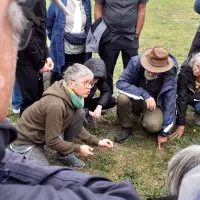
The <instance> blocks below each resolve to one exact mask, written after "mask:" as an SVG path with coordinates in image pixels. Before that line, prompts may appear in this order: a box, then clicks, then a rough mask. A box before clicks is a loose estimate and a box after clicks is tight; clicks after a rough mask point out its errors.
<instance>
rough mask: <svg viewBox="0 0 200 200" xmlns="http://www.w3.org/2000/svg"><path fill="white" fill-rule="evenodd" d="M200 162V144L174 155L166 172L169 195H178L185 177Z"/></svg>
mask: <svg viewBox="0 0 200 200" xmlns="http://www.w3.org/2000/svg"><path fill="white" fill-rule="evenodd" d="M199 164H200V145H192V146H189V147H187V148H185V149H182V150H181V151H179V152H178V153H177V154H176V155H175V156H173V157H172V159H171V160H170V162H169V164H168V169H167V173H166V187H167V190H168V193H169V195H178V193H179V188H180V185H181V182H182V179H183V177H184V176H185V174H186V173H187V172H189V171H190V170H191V169H193V168H194V167H196V166H197V165H199Z"/></svg>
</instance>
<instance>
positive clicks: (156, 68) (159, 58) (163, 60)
mask: <svg viewBox="0 0 200 200" xmlns="http://www.w3.org/2000/svg"><path fill="white" fill-rule="evenodd" d="M141 64H142V66H143V67H144V68H145V69H146V70H148V71H150V72H154V73H161V72H166V71H168V70H170V69H171V68H172V67H173V65H174V61H173V60H172V58H170V57H169V51H168V50H167V49H165V48H163V47H154V48H150V49H146V50H145V51H144V52H143V53H142V55H141Z"/></svg>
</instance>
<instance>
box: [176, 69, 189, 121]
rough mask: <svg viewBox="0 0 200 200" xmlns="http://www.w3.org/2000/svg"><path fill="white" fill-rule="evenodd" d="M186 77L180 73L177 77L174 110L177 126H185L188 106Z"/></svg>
mask: <svg viewBox="0 0 200 200" xmlns="http://www.w3.org/2000/svg"><path fill="white" fill-rule="evenodd" d="M187 82H188V81H187V75H186V74H185V73H184V72H183V71H180V73H179V75H178V84H177V100H176V109H177V118H176V124H177V125H185V124H186V120H185V118H186V112H187V106H188V88H187Z"/></svg>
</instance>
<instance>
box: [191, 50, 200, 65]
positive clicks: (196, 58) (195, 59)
mask: <svg viewBox="0 0 200 200" xmlns="http://www.w3.org/2000/svg"><path fill="white" fill-rule="evenodd" d="M196 62H198V63H200V53H196V54H193V55H192V58H191V59H190V61H189V65H190V66H191V67H194V64H195V63H196Z"/></svg>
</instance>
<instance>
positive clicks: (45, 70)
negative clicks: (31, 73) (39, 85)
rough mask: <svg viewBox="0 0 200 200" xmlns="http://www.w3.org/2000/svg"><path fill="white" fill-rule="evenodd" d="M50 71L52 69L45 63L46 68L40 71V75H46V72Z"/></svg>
mask: <svg viewBox="0 0 200 200" xmlns="http://www.w3.org/2000/svg"><path fill="white" fill-rule="evenodd" d="M49 70H50V69H49V67H48V65H47V64H46V63H45V65H44V67H43V68H41V69H40V70H39V71H40V73H41V74H42V73H44V72H48V71H49Z"/></svg>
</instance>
